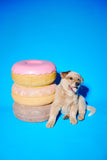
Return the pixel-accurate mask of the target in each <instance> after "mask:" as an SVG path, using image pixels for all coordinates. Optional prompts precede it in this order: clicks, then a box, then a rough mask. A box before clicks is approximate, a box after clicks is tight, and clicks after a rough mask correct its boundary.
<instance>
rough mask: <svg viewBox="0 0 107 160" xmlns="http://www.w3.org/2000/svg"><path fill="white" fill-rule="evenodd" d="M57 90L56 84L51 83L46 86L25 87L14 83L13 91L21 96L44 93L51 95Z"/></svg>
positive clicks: (41, 94)
mask: <svg viewBox="0 0 107 160" xmlns="http://www.w3.org/2000/svg"><path fill="white" fill-rule="evenodd" d="M55 91H56V84H54V83H53V84H50V85H48V86H44V87H33V88H32V87H29V88H27V87H23V86H18V85H17V84H15V83H14V84H13V86H12V92H14V93H16V94H19V95H21V96H26V95H27V96H43V95H51V94H52V93H55Z"/></svg>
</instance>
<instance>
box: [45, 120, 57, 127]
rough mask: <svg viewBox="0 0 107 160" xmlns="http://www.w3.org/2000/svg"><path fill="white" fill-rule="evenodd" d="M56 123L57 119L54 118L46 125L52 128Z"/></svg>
mask: <svg viewBox="0 0 107 160" xmlns="http://www.w3.org/2000/svg"><path fill="white" fill-rule="evenodd" d="M54 124H55V121H54V120H50V121H48V122H47V124H46V127H47V128H52V127H53V126H54Z"/></svg>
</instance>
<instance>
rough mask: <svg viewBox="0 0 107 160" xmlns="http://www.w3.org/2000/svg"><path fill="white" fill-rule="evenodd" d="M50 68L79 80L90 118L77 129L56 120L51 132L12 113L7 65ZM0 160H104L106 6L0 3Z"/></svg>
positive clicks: (43, 0) (92, 2) (78, 0)
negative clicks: (36, 62)
mask: <svg viewBox="0 0 107 160" xmlns="http://www.w3.org/2000/svg"><path fill="white" fill-rule="evenodd" d="M25 59H42V60H49V61H52V62H53V63H55V65H56V68H57V72H58V73H60V72H63V71H68V70H72V71H75V72H78V73H80V74H81V75H82V77H83V78H84V87H85V88H86V93H85V95H84V96H85V98H86V101H87V103H88V104H89V105H92V106H94V107H95V108H96V110H97V112H96V114H95V115H93V116H91V117H88V113H89V111H88V112H87V113H86V116H85V120H84V121H82V122H80V121H78V124H77V125H72V124H70V122H69V120H65V121H64V120H63V119H62V117H63V115H61V116H60V117H59V118H58V120H57V122H56V125H55V126H54V128H51V129H48V128H46V122H43V123H27V122H23V121H20V120H18V119H17V118H16V117H15V116H14V113H13V109H12V105H13V100H12V97H11V87H12V85H13V81H12V78H11V68H12V65H13V64H14V63H15V62H17V61H20V60H25ZM0 60H1V63H0V76H1V77H0V84H1V86H0V89H1V96H0V97H1V104H0V128H1V131H0V160H19V159H20V160H42V159H47V160H48V159H49V160H50V159H53V160H55V159H56V160H57V159H61V160H65V159H70V160H72V159H74V160H78V159H80V160H85V159H86V160H90V159H91V160H107V105H106V100H107V96H106V90H107V87H106V79H107V63H106V62H107V2H106V1H102V0H98V1H97V0H87V1H85V0H75V1H74V0H71V1H69V0H65V1H64V0H62V1H60V0H58V1H57V0H54V1H53V0H52V1H49V0H40V1H38V0H35V1H34V0H29V1H25V0H16V1H14V0H4V1H0Z"/></svg>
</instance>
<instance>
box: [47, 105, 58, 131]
mask: <svg viewBox="0 0 107 160" xmlns="http://www.w3.org/2000/svg"><path fill="white" fill-rule="evenodd" d="M59 111H60V106H59V104H56V103H55V102H53V103H52V106H51V111H50V117H49V120H48V122H47V124H46V127H47V128H51V127H53V126H54V124H55V121H56V118H57V115H58V113H59Z"/></svg>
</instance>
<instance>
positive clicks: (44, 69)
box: [12, 60, 56, 75]
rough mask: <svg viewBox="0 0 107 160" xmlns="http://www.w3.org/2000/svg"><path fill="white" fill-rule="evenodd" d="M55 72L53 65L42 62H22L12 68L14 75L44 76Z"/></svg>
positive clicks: (48, 62)
mask: <svg viewBox="0 0 107 160" xmlns="http://www.w3.org/2000/svg"><path fill="white" fill-rule="evenodd" d="M53 71H56V67H55V65H54V64H53V63H52V62H50V61H44V60H24V61H19V62H16V63H15V64H14V65H13V67H12V72H13V73H16V74H21V75H25V74H35V75H40V74H46V73H52V72H53Z"/></svg>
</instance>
